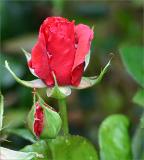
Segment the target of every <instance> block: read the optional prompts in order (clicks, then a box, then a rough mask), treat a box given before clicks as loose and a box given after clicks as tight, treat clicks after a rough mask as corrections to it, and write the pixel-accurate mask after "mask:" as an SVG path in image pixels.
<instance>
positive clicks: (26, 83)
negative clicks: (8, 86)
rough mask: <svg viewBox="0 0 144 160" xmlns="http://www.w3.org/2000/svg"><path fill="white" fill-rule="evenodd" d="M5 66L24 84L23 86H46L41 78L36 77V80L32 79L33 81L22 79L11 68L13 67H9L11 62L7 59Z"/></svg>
mask: <svg viewBox="0 0 144 160" xmlns="http://www.w3.org/2000/svg"><path fill="white" fill-rule="evenodd" d="M5 67H6V68H7V70H8V71H9V72H10V73H11V75H12V76H13V78H14V79H15V80H16V81H17V82H18V83H20V84H22V85H23V86H26V87H30V88H45V87H46V85H45V84H44V83H43V82H42V81H41V80H40V79H35V80H32V81H25V80H21V79H20V78H18V77H17V76H16V75H15V73H14V72H13V71H12V70H11V68H10V67H9V64H8V62H7V61H5Z"/></svg>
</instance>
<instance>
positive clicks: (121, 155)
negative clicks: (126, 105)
mask: <svg viewBox="0 0 144 160" xmlns="http://www.w3.org/2000/svg"><path fill="white" fill-rule="evenodd" d="M128 126H129V121H128V119H127V118H126V117H125V116H123V115H112V116H109V117H108V118H106V119H105V120H104V121H103V122H102V124H101V126H100V129H99V145H100V158H101V160H117V159H119V160H131V159H132V157H131V146H130V138H129V135H128Z"/></svg>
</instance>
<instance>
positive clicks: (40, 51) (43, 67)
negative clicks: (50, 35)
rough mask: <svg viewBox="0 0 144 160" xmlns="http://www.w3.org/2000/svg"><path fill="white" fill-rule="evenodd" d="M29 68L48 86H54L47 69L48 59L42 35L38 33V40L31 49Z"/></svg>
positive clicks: (48, 68) (49, 70) (49, 71)
mask: <svg viewBox="0 0 144 160" xmlns="http://www.w3.org/2000/svg"><path fill="white" fill-rule="evenodd" d="M29 67H31V68H32V69H34V72H35V73H36V75H37V76H38V77H39V78H40V79H42V80H43V81H44V82H45V83H46V84H47V85H48V86H52V85H53V84H54V80H53V77H52V75H51V69H50V67H49V57H48V53H47V50H46V45H45V41H44V36H43V34H42V33H39V39H38V41H37V43H36V45H35V46H34V47H33V49H32V59H31V65H29Z"/></svg>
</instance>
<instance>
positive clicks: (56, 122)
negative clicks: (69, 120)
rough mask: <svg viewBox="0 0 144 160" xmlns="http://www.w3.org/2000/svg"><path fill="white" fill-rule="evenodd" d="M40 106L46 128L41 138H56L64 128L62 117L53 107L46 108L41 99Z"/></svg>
mask: <svg viewBox="0 0 144 160" xmlns="http://www.w3.org/2000/svg"><path fill="white" fill-rule="evenodd" d="M40 106H41V107H42V108H43V112H44V128H43V131H42V133H41V135H40V138H55V137H56V136H57V135H58V133H59V131H60V129H61V126H62V120H61V117H60V115H59V113H57V112H56V111H54V110H53V109H52V107H50V106H45V105H44V104H43V100H42V99H40Z"/></svg>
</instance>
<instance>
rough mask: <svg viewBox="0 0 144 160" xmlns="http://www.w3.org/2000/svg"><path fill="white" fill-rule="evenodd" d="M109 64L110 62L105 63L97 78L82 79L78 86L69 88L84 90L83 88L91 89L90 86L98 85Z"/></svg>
mask: <svg viewBox="0 0 144 160" xmlns="http://www.w3.org/2000/svg"><path fill="white" fill-rule="evenodd" d="M110 62H111V60H110V61H109V62H108V63H107V65H106V66H105V67H104V69H103V70H102V71H101V73H100V75H99V76H93V77H82V79H81V82H80V84H79V86H77V87H71V88H73V89H85V88H89V87H92V86H94V85H96V84H98V83H99V82H100V81H101V80H102V78H103V76H104V74H105V73H106V72H107V70H108V68H109V66H110Z"/></svg>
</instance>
